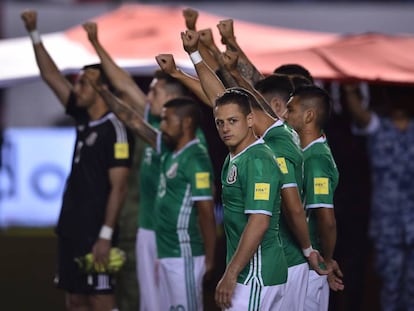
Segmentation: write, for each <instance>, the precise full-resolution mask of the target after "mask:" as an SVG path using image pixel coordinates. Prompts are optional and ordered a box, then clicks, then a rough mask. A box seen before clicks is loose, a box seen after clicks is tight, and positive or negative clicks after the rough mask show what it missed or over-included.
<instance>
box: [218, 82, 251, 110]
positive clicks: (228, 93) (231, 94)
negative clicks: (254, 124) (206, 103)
mask: <svg viewBox="0 0 414 311" xmlns="http://www.w3.org/2000/svg"><path fill="white" fill-rule="evenodd" d="M257 103H258V101H257V99H256V97H255V96H254V95H253V94H252V93H251V92H249V91H248V90H246V89H244V88H241V87H232V88H228V89H226V90H225V91H224V93H223V94H222V95H221V96H220V97H219V98H217V99H216V103H215V105H216V106H224V105H227V104H236V105H238V106H239V107H240V110H241V111H242V113H243V114H244V115H245V116H247V115H248V114H249V113H251V107H252V106H255V105H256V104H257Z"/></svg>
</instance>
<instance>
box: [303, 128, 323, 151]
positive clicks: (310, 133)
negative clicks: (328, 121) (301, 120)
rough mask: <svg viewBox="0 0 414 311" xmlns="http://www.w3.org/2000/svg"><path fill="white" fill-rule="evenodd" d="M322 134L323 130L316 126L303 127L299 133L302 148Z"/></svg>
mask: <svg viewBox="0 0 414 311" xmlns="http://www.w3.org/2000/svg"><path fill="white" fill-rule="evenodd" d="M321 136H322V133H321V130H320V129H319V128H316V127H312V128H311V127H309V128H305V129H302V130H301V131H300V133H299V138H300V145H301V147H302V148H305V147H306V146H308V145H309V144H310V143H311V142H313V141H314V140H316V139H318V138H319V137H321Z"/></svg>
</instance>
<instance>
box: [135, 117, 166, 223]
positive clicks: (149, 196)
mask: <svg viewBox="0 0 414 311" xmlns="http://www.w3.org/2000/svg"><path fill="white" fill-rule="evenodd" d="M145 119H146V121H147V122H148V123H149V124H150V125H151V126H152V127H154V128H156V129H158V128H159V127H160V118H157V117H154V116H151V115H150V114H149V113H146V117H145ZM160 160H161V155H160V154H159V153H158V152H157V151H156V150H155V149H154V148H152V147H151V146H150V145H148V144H146V145H145V147H144V150H143V155H142V157H141V164H140V168H139V179H140V181H141V182H140V183H139V187H140V191H139V213H138V227H140V228H144V229H148V230H154V229H155V228H154V226H155V224H154V221H155V217H154V201H155V198H156V196H157V189H158V183H159V179H160Z"/></svg>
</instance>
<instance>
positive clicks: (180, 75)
mask: <svg viewBox="0 0 414 311" xmlns="http://www.w3.org/2000/svg"><path fill="white" fill-rule="evenodd" d="M171 76H172V77H173V78H176V79H178V80H180V81H181V82H182V83H183V84H184V85H185V86H186V87H187V88H188V89H189V90H191V91H192V92H193V93H194V94H195V95H196V96H197V97H198V98H199V99H200V100H201V101H202V102H203V103H204V104H206V105H208V106H211V103H210V100H209V99H208V97H207V95H206V93H205V92H204V90H203V87H202V86H201V83H200V80H199V79H197V78H196V77H193V76H190V75H189V74H187V73H185V72H184V71H182V70H177V71H175V72H174V73H172V74H171Z"/></svg>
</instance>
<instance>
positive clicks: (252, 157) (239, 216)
mask: <svg viewBox="0 0 414 311" xmlns="http://www.w3.org/2000/svg"><path fill="white" fill-rule="evenodd" d="M221 182H222V187H223V189H222V201H223V208H224V229H225V232H226V243H227V263H228V262H229V261H230V260H231V258H232V257H233V255H234V253H235V251H236V249H237V246H238V245H239V242H240V237H241V235H242V233H243V231H244V229H245V227H246V225H247V222H248V219H249V215H251V214H264V215H268V216H269V217H271V219H270V225H269V228H268V230H267V231H266V233H265V234H264V237H263V240H262V242H261V243H260V245H259V247H258V249H257V251H256V252H255V253H254V255H253V257H252V258H251V259H250V262H249V263H248V264H247V265H246V267H244V268H243V270H242V271H241V273H240V274H239V276H238V278H237V282H238V283H241V284H245V285H246V284H250V282H252V281H258V282H260V284H261V285H262V286H270V285H278V284H283V283H286V278H287V264H286V259H285V255H284V252H283V246H282V242H281V240H280V236H279V215H280V189H281V185H282V173H281V172H280V169H279V166H278V164H277V161H276V157H275V156H274V154H273V152H272V150H271V149H270V148H269V147H268V146H267V145H266V144H264V142H263V140H261V139H260V140H258V141H256V142H255V143H253V144H252V145H250V146H248V147H247V148H246V149H245V150H243V151H242V152H240V153H238V154H237V155H236V156H234V157H231V156H230V155H228V156H227V158H226V159H225V162H224V165H223V169H222V175H221Z"/></svg>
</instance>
